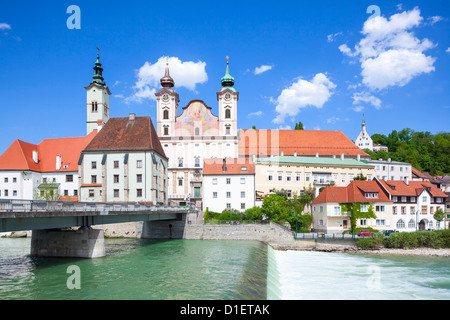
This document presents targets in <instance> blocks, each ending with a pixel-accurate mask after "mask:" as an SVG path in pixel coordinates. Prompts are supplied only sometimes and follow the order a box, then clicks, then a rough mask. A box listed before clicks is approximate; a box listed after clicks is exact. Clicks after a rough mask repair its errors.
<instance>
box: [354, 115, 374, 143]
mask: <svg viewBox="0 0 450 320" xmlns="http://www.w3.org/2000/svg"><path fill="white" fill-rule="evenodd" d="M355 144H356V145H357V146H358V147H359V148H360V149H361V150H363V149H369V150H370V151H373V140H372V138H371V137H370V135H369V134H368V133H367V131H366V121H365V120H364V115H363V121H362V126H361V132H360V133H359V136H358V138H356V141H355Z"/></svg>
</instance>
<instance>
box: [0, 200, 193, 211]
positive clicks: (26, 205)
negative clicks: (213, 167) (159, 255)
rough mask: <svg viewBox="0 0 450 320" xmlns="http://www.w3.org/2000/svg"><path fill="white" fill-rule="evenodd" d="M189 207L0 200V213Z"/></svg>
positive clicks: (152, 209) (187, 209) (170, 209)
mask: <svg viewBox="0 0 450 320" xmlns="http://www.w3.org/2000/svg"><path fill="white" fill-rule="evenodd" d="M191 210H192V208H190V207H178V206H177V207H173V206H155V205H150V204H141V203H103V202H69V201H42V200H0V212H44V211H45V212H47V211H58V212H73V211H83V212H84V211H92V212H95V211H99V212H109V211H113V212H114V211H117V212H120V211H146V212H149V211H155V212H156V211H159V212H160V211H164V212H173V211H177V212H179V211H186V212H188V211H191Z"/></svg>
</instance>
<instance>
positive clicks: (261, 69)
mask: <svg viewBox="0 0 450 320" xmlns="http://www.w3.org/2000/svg"><path fill="white" fill-rule="evenodd" d="M272 68H273V66H269V65H265V64H263V65H262V66H260V67H256V68H255V71H253V72H254V74H255V75H256V74H261V73H263V72H266V71H269V70H271V69H272Z"/></svg>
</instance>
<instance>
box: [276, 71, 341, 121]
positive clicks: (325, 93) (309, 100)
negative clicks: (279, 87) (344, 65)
mask: <svg viewBox="0 0 450 320" xmlns="http://www.w3.org/2000/svg"><path fill="white" fill-rule="evenodd" d="M335 88H336V85H335V84H334V83H333V82H332V81H331V80H330V79H328V78H327V76H326V75H325V74H323V73H318V74H316V75H315V76H314V78H313V79H312V80H311V81H307V80H303V79H298V80H297V81H296V82H294V83H293V84H292V85H291V86H290V87H288V88H286V89H283V91H282V92H281V94H280V96H279V97H278V98H277V99H276V100H273V99H272V101H273V102H274V103H275V104H276V108H275V110H276V112H277V113H278V115H277V117H276V118H275V119H274V120H273V122H274V123H278V124H280V123H283V122H284V119H285V117H286V116H291V117H293V116H295V115H297V114H298V113H299V112H300V109H302V108H306V107H308V106H313V107H316V108H319V109H320V108H322V106H323V105H324V103H325V102H327V101H328V100H329V99H330V97H331V95H332V94H333V89H335Z"/></svg>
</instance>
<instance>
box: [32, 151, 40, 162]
mask: <svg viewBox="0 0 450 320" xmlns="http://www.w3.org/2000/svg"><path fill="white" fill-rule="evenodd" d="M33 161H34V163H38V162H39V158H38V152H37V151H33Z"/></svg>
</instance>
